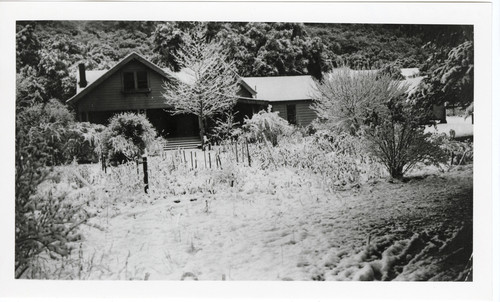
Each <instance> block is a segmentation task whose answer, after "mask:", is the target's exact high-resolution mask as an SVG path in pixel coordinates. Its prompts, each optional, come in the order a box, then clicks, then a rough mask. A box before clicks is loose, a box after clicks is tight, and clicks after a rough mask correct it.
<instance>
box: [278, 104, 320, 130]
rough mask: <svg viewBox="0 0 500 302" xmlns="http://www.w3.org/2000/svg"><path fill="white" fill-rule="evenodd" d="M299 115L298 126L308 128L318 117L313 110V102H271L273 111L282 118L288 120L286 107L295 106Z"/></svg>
mask: <svg viewBox="0 0 500 302" xmlns="http://www.w3.org/2000/svg"><path fill="white" fill-rule="evenodd" d="M294 104H295V108H296V109H295V110H296V114H297V125H300V126H308V125H309V124H310V123H311V122H312V121H313V120H314V119H315V118H316V117H317V115H316V112H314V110H312V109H311V107H310V106H311V105H312V101H310V100H303V101H293V102H271V105H272V106H273V107H272V111H278V112H279V113H278V115H279V116H280V117H281V118H284V119H285V120H286V119H287V112H286V106H287V105H294Z"/></svg>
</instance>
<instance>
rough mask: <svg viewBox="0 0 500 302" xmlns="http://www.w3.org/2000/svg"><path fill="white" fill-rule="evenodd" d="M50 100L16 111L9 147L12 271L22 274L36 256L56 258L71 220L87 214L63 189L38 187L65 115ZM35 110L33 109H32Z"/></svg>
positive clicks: (73, 226) (73, 230)
mask: <svg viewBox="0 0 500 302" xmlns="http://www.w3.org/2000/svg"><path fill="white" fill-rule="evenodd" d="M61 108H62V107H61V106H59V105H58V104H55V103H49V104H46V105H42V104H39V105H35V106H33V107H30V108H25V109H23V110H20V111H19V112H18V113H17V115H16V152H15V164H16V174H15V277H16V278H22V277H25V276H26V273H27V272H28V271H29V270H30V269H31V270H33V269H34V266H36V264H35V263H36V258H37V257H38V256H39V255H40V254H42V253H48V255H49V256H50V257H51V258H56V259H59V258H61V257H64V256H67V255H68V254H69V252H70V245H69V243H70V242H74V241H76V240H78V239H79V235H78V229H77V226H78V225H79V224H81V223H83V222H85V221H86V219H87V216H86V214H85V212H83V211H82V210H81V208H80V207H79V206H78V205H72V204H70V203H68V202H67V201H66V199H65V197H66V196H65V194H58V193H57V191H54V190H52V189H49V190H45V191H43V192H42V191H39V186H40V184H42V183H44V182H47V180H48V179H49V177H50V176H51V170H52V169H51V168H49V167H48V165H53V164H54V163H56V162H57V161H56V160H57V159H58V158H59V157H56V155H57V156H60V155H61V154H62V153H60V152H56V151H57V150H58V146H60V144H61V143H62V142H61V140H60V138H61V137H63V136H64V134H65V133H66V128H65V127H66V126H67V125H68V124H69V123H70V121H71V116H70V115H69V114H68V112H67V111H66V110H64V109H61ZM37 114H38V115H37Z"/></svg>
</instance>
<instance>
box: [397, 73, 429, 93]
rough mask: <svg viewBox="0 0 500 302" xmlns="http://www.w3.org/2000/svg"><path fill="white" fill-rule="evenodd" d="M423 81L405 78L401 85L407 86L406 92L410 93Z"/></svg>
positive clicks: (421, 78)
mask: <svg viewBox="0 0 500 302" xmlns="http://www.w3.org/2000/svg"><path fill="white" fill-rule="evenodd" d="M423 79H424V77H413V78H406V80H403V81H401V83H404V84H407V85H409V87H408V92H410V93H411V92H413V91H414V90H415V89H416V88H417V87H418V85H419V84H420V82H422V80H423Z"/></svg>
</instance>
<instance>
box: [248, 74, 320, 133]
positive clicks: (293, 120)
mask: <svg viewBox="0 0 500 302" xmlns="http://www.w3.org/2000/svg"><path fill="white" fill-rule="evenodd" d="M242 80H243V82H244V83H246V84H247V85H248V86H250V87H251V88H252V89H253V90H254V91H255V97H254V98H255V99H256V100H259V101H262V102H265V103H266V104H269V105H271V106H272V107H271V108H272V111H277V112H279V116H280V117H281V118H283V119H285V120H287V121H288V122H289V123H290V124H294V125H299V126H307V125H309V124H310V123H311V122H312V121H313V120H314V119H315V118H316V117H317V115H316V112H315V111H314V110H312V109H311V107H310V106H311V104H312V102H313V95H314V90H315V85H316V84H315V82H314V80H313V78H312V77H311V76H309V75H301V76H276V77H244V78H242Z"/></svg>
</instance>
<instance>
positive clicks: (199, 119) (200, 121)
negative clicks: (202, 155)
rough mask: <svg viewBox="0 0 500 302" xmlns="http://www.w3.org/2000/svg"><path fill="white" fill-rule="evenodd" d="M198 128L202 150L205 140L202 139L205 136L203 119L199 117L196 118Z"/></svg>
mask: <svg viewBox="0 0 500 302" xmlns="http://www.w3.org/2000/svg"><path fill="white" fill-rule="evenodd" d="M198 127H200V139H201V147H202V148H204V147H205V146H204V145H205V140H204V139H203V137H204V136H205V123H203V117H201V116H198Z"/></svg>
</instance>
